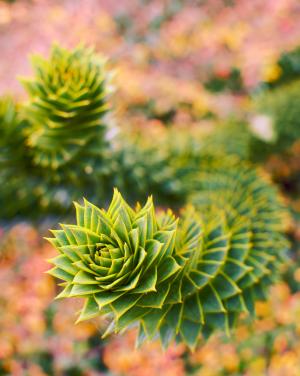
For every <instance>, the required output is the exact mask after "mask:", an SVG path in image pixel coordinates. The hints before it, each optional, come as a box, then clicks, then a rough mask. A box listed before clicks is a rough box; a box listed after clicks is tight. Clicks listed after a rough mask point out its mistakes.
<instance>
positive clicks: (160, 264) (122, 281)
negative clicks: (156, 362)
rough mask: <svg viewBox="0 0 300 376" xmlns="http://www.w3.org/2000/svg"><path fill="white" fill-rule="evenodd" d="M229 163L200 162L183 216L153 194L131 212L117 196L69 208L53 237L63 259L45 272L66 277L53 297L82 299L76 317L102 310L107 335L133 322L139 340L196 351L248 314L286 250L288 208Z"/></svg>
mask: <svg viewBox="0 0 300 376" xmlns="http://www.w3.org/2000/svg"><path fill="white" fill-rule="evenodd" d="M230 163H231V164H229V165H228V168H229V171H228V170H226V169H224V165H222V164H221V166H218V164H217V163H216V161H215V160H214V159H213V158H210V157H208V158H207V160H204V161H203V166H202V170H201V173H200V174H199V175H198V176H197V177H196V178H195V182H194V183H193V184H194V187H195V188H196V193H195V194H194V195H193V197H191V198H190V199H191V200H192V201H194V204H195V206H188V207H186V208H185V209H183V211H182V213H181V216H180V218H179V220H176V219H175V217H174V214H172V212H171V211H170V210H168V211H167V212H157V213H156V212H155V208H154V206H153V203H152V199H151V198H149V199H148V201H147V203H146V205H145V206H144V207H141V206H139V205H138V206H137V208H136V209H135V210H134V209H132V208H130V207H129V205H128V204H127V203H126V202H125V200H124V199H123V198H122V196H121V194H120V193H119V192H118V191H117V190H115V192H114V196H113V199H112V202H111V204H110V206H109V208H108V210H107V211H105V210H101V209H99V208H97V207H96V206H94V205H92V204H91V203H89V202H87V201H84V205H79V204H75V205H76V219H77V221H76V224H75V225H62V228H61V229H60V230H54V231H52V232H53V235H54V238H50V239H49V241H50V242H51V243H52V244H53V246H54V247H55V248H57V249H58V251H59V252H60V254H59V256H57V257H55V258H53V259H51V260H50V262H51V263H52V264H54V268H53V269H51V270H50V271H49V273H50V274H51V275H53V276H55V277H57V278H59V279H62V280H63V281H64V282H63V283H62V285H63V286H64V289H63V291H62V292H61V293H60V294H59V296H58V297H60V298H65V297H75V296H77V297H83V298H85V304H84V306H83V309H82V311H81V314H80V317H79V321H81V320H86V319H89V318H92V317H95V316H97V315H100V314H105V315H107V317H109V318H110V325H109V326H108V328H107V330H106V333H105V335H107V334H109V333H111V332H120V331H123V330H124V329H126V328H127V327H128V326H130V325H132V324H134V323H137V324H138V325H139V335H138V338H137V342H138V343H141V342H142V341H143V340H144V339H146V338H147V339H152V338H154V337H156V336H159V338H160V339H161V342H162V344H163V346H164V347H167V346H168V344H169V343H170V341H171V340H172V339H174V338H176V339H177V340H179V341H182V342H184V343H186V344H187V345H188V346H189V347H190V348H191V349H194V348H195V347H196V346H197V344H198V343H199V340H200V338H202V337H208V336H209V335H210V334H211V333H212V332H214V331H215V330H216V329H224V330H225V331H226V332H229V331H230V329H231V328H232V327H233V326H234V324H235V322H236V319H237V318H238V316H239V314H240V313H241V312H251V313H254V301H255V300H256V299H261V298H264V296H265V288H266V286H268V285H269V284H270V283H271V282H272V281H273V280H274V278H276V271H277V269H278V266H279V264H280V261H281V259H282V257H283V255H284V250H285V249H286V247H287V243H286V240H285V238H284V236H283V235H282V231H283V229H284V222H285V211H284V208H283V206H282V204H281V203H280V201H279V200H278V199H277V194H276V190H275V189H274V188H273V187H272V186H271V185H270V184H269V183H268V182H266V180H265V178H264V177H262V176H260V174H259V173H258V172H257V171H255V170H253V169H251V168H248V167H247V166H240V164H237V163H236V162H230ZM205 165H206V166H207V168H206V169H205V167H204V166H205ZM197 190H198V191H197Z"/></svg>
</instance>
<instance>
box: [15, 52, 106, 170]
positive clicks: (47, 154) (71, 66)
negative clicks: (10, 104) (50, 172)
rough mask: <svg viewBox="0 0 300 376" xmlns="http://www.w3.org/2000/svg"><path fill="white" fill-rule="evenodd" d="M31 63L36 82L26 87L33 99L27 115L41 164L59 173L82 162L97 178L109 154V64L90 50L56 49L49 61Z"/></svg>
mask: <svg viewBox="0 0 300 376" xmlns="http://www.w3.org/2000/svg"><path fill="white" fill-rule="evenodd" d="M32 63H33V68H34V71H35V76H34V78H32V79H23V80H22V82H23V85H24V87H25V89H26V90H27V92H28V94H29V97H30V98H29V101H28V104H27V106H26V107H25V111H26V116H27V118H28V119H29V120H30V124H31V127H30V131H29V132H28V145H29V146H30V148H31V152H32V155H33V159H34V161H35V163H36V165H38V166H41V167H47V168H51V169H54V170H57V169H59V168H62V167H63V166H64V165H66V164H72V162H73V161H74V160H76V159H77V164H80V163H79V162H81V163H82V164H84V165H85V167H86V166H88V173H92V172H93V169H94V167H95V166H94V164H95V163H94V162H95V160H96V161H97V162H99V155H101V154H103V153H104V154H105V150H106V149H107V148H106V147H105V146H106V143H107V141H106V140H105V133H106V128H107V126H108V124H106V122H105V121H104V115H105V114H106V113H107V111H108V109H109V105H108V103H107V96H108V94H109V85H108V83H107V81H108V80H109V77H110V76H109V73H105V72H104V71H105V67H104V66H105V62H104V61H103V60H101V59H100V58H98V57H96V56H94V55H93V51H92V50H91V49H87V48H83V47H78V48H75V49H74V50H73V51H68V50H65V49H63V48H61V47H59V46H57V45H55V46H53V48H52V51H51V56H50V58H49V59H48V60H45V59H43V58H42V57H40V56H34V57H33V58H32ZM106 151H107V150H106ZM91 155H93V156H94V157H95V158H96V157H97V158H96V159H95V158H94V159H93V158H91ZM98 164H99V163H98ZM70 170H71V169H70ZM70 172H71V171H70ZM74 173H75V172H74Z"/></svg>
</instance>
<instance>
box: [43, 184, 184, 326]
mask: <svg viewBox="0 0 300 376" xmlns="http://www.w3.org/2000/svg"><path fill="white" fill-rule="evenodd" d="M75 205H76V224H75V225H61V229H60V230H54V231H52V232H53V235H54V237H53V238H51V239H49V241H50V242H51V243H52V244H53V246H54V247H55V248H57V249H58V250H59V252H60V255H59V256H57V257H55V258H53V259H51V260H50V262H51V263H52V264H54V268H52V269H51V270H50V271H49V273H50V274H51V275H53V276H55V277H57V278H60V279H62V280H63V281H64V283H63V286H64V289H63V291H62V292H61V293H60V294H59V296H58V297H72V296H79V297H84V298H85V299H86V302H85V305H84V307H83V309H82V311H81V315H80V317H79V320H85V319H88V318H91V317H93V316H95V315H98V314H99V313H110V315H111V318H112V327H113V329H114V330H116V331H119V330H121V329H124V328H125V327H127V325H128V324H129V323H131V322H132V321H135V320H136V319H138V318H140V316H141V315H143V313H146V312H147V311H149V310H151V309H152V308H161V307H162V306H163V304H164V302H165V299H166V298H167V295H168V293H169V290H170V288H171V282H170V281H171V277H174V275H176V274H177V273H178V272H179V270H180V269H181V266H180V265H179V264H178V263H177V261H176V259H175V257H174V256H175V255H174V244H175V235H176V228H177V221H176V220H175V217H174V215H173V214H172V213H171V212H168V213H166V214H165V215H166V216H167V218H162V219H161V220H160V221H158V220H157V219H156V216H155V213H154V207H153V203H152V198H149V199H148V201H147V203H146V204H145V206H144V207H138V208H137V210H133V209H131V208H130V207H129V206H128V205H127V203H126V202H125V201H124V200H123V198H122V197H121V195H120V193H119V192H118V191H117V190H115V192H114V196H113V199H112V202H111V204H110V206H109V208H108V210H107V211H105V210H100V209H99V208H97V207H96V206H94V205H92V204H91V203H89V202H88V201H86V200H85V201H84V204H83V205H79V204H75Z"/></svg>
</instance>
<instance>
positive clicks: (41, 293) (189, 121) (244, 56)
mask: <svg viewBox="0 0 300 376" xmlns="http://www.w3.org/2000/svg"><path fill="white" fill-rule="evenodd" d="M299 20H300V3H299V1H297V0H265V1H263V2H262V1H259V0H252V1H247V0H240V1H234V0H210V1H205V0H204V1H183V0H171V1H167V0H166V1H164V0H152V1H147V0H123V1H114V0H98V1H97V0H57V1H56V0H31V1H30V0H27V1H26V0H16V1H3V0H0V51H1V53H0V56H1V59H0V94H1V95H3V94H7V93H10V94H11V95H12V96H13V97H14V98H15V99H16V100H19V101H22V100H26V94H25V91H24V89H23V87H22V86H21V84H20V83H19V81H18V80H17V77H18V76H24V75H25V76H26V75H30V74H32V71H31V66H30V59H29V55H30V54H32V53H40V54H42V55H44V56H48V55H49V49H50V47H51V45H52V44H53V42H57V43H59V44H60V45H62V46H64V47H68V48H69V47H72V48H73V47H75V46H77V45H78V44H79V43H82V44H83V45H86V46H94V47H95V51H96V52H99V53H101V54H102V55H104V56H106V57H107V58H108V65H109V67H110V68H111V69H113V70H114V71H115V75H114V79H113V86H114V87H115V93H114V94H113V96H112V102H113V112H114V122H116V123H117V124H121V127H122V129H123V130H124V129H126V130H127V132H128V133H129V134H133V133H135V132H137V133H138V132H147V134H148V135H150V136H151V137H152V140H156V138H155V137H157V135H162V134H165V132H166V130H168V131H169V129H172V130H173V129H174V130H177V131H180V132H181V131H183V132H190V133H191V134H196V135H197V137H200V138H201V139H202V137H204V138H205V147H207V148H210V145H211V144H213V147H214V148H216V146H217V148H218V149H220V150H223V151H224V152H225V153H228V154H235V155H237V156H238V157H239V158H241V159H245V160H249V161H251V162H252V163H255V164H257V165H259V166H261V167H263V168H264V169H266V170H267V171H268V172H269V173H270V174H271V177H272V179H273V181H274V182H275V183H276V184H278V186H279V188H280V190H281V191H282V193H283V195H284V196H285V200H286V202H287V203H288V205H289V208H290V212H291V214H292V216H293V223H292V224H291V228H290V232H289V237H290V240H291V244H292V250H291V260H292V261H291V262H290V263H289V264H288V265H287V266H286V269H285V270H284V275H283V281H281V282H280V283H278V284H276V285H275V286H274V287H273V288H272V290H271V294H270V300H269V301H268V302H262V303H258V304H257V312H258V319H257V320H256V321H255V322H250V321H247V320H246V319H245V320H244V321H243V322H242V324H241V325H240V326H239V327H238V329H237V330H236V332H235V333H234V335H233V336H232V337H231V338H225V337H223V336H222V335H216V336H214V337H212V338H211V339H210V340H209V341H208V342H207V343H203V345H201V346H200V347H199V349H198V350H197V351H195V353H193V354H190V353H189V352H188V351H187V350H186V348H184V347H183V346H181V345H174V346H172V347H171V348H170V349H169V350H167V351H166V352H163V351H162V350H161V348H160V345H159V344H158V343H156V342H153V343H150V344H146V345H144V346H142V347H141V349H138V350H134V333H133V332H128V333H126V334H125V335H123V336H118V337H111V338H109V339H107V340H105V341H104V340H101V336H100V333H101V327H102V325H103V323H102V322H101V320H98V321H97V320H93V321H91V322H85V323H80V324H77V325H74V321H75V318H76V312H77V310H78V309H79V305H78V302H77V301H76V299H73V300H71V301H70V299H69V300H68V301H64V302H62V303H61V302H59V301H54V302H53V298H54V296H55V295H56V287H55V281H54V279H53V278H52V277H50V276H48V275H47V274H45V273H44V272H45V271H46V270H47V269H48V268H49V267H48V264H47V262H46V261H45V260H46V259H47V258H50V257H51V256H52V255H53V254H54V251H53V250H52V248H51V247H50V246H48V245H47V244H45V242H44V241H43V240H42V239H41V236H40V232H41V231H40V230H39V231H38V230H37V226H35V225H33V224H32V223H31V222H29V221H22V222H21V223H18V224H16V223H13V224H12V225H9V226H7V222H1V223H2V225H1V227H0V244H1V250H0V256H1V259H0V262H1V266H0V283H1V292H0V375H15V376H19V375H20V376H21V375H30V376H43V375H68V376H69V375H70V376H71V375H74V376H77V375H78V376H80V375H82V376H83V375H84V376H96V375H116V376H118V375H128V376H150V375H151V376H152V375H158V374H161V375H166V376H172V375H175V376H177V375H178V376H181V375H198V376H215V375H216V376H217V375H224V376H225V375H236V376H238V375H243V376H252V375H255V376H260V375H268V376H281V375H284V376H286V375H288V376H299V375H300V321H299V317H300V256H299V252H300V225H299V222H300V198H299V192H300V24H299ZM199 135H200V136H199ZM0 142H1V141H0ZM178 147H179V146H178ZM145 158H148V157H147V154H146V156H145ZM127 168H130V166H129V167H128V166H127ZM0 189H1V187H0ZM1 204H2V205H4V203H3V202H1ZM1 210H2V208H0V211H1ZM3 210H4V209H3ZM44 228H45V225H44Z"/></svg>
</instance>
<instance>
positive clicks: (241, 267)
mask: <svg viewBox="0 0 300 376" xmlns="http://www.w3.org/2000/svg"><path fill="white" fill-rule="evenodd" d="M226 163H228V161H227V162H226ZM195 185H197V190H196V192H197V193H195V194H194V195H193V197H192V198H191V200H192V202H193V203H194V204H195V205H196V207H198V208H199V209H201V210H202V211H203V212H205V213H206V217H207V218H209V217H210V216H211V215H212V213H214V212H215V211H216V208H218V209H217V210H219V211H220V210H222V211H224V213H225V218H226V220H227V226H228V228H229V229H230V232H231V237H230V246H229V251H228V257H227V259H226V262H225V264H224V270H225V271H226V274H227V277H229V278H231V279H232V280H233V281H234V283H235V285H236V286H237V288H238V289H239V292H238V294H235V295H233V296H232V297H228V298H226V299H225V300H224V297H222V294H220V293H219V291H220V290H217V292H218V295H219V297H220V298H221V301H222V303H223V305H224V307H225V309H226V315H225V316H227V318H226V320H224V317H222V315H219V316H218V317H215V318H216V320H218V319H219V320H220V321H219V322H217V325H216V326H215V327H222V326H223V327H224V328H225V329H227V330H228V329H229V328H230V327H231V326H233V325H234V323H235V320H236V318H237V317H238V314H239V312H242V311H249V312H251V313H252V314H254V302H255V300H256V299H264V298H265V296H266V295H265V293H266V287H267V286H268V285H269V284H270V283H272V282H273V281H274V279H276V277H277V274H278V267H279V266H280V263H281V261H282V260H283V259H284V255H285V250H286V249H287V247H288V244H287V241H286V240H285V237H284V235H283V231H284V229H285V225H286V222H287V215H286V212H285V210H284V205H283V204H282V202H281V200H280V198H279V197H278V193H277V192H276V190H275V188H274V187H273V186H272V185H270V184H269V182H268V181H267V178H266V177H265V176H264V175H263V174H262V173H261V172H259V171H257V170H254V169H252V168H249V167H248V166H247V165H243V166H239V165H238V163H237V162H235V161H234V159H233V160H232V163H231V166H230V165H229V166H227V169H226V170H225V169H224V166H223V165H222V163H220V161H218V162H217V161H215V160H213V159H211V160H210V161H209V163H207V165H206V167H205V165H204V166H202V169H201V173H200V174H199V176H197V182H196V183H195ZM224 286H225V285H224ZM223 316H224V314H223ZM211 324H213V323H212V322H211V318H209V320H206V322H205V326H204V328H203V329H204V334H207V335H209V334H210V333H211V332H212V331H213V329H214V326H213V325H211Z"/></svg>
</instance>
